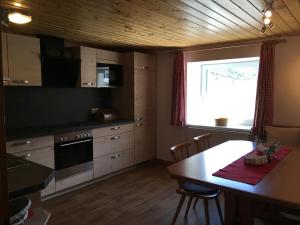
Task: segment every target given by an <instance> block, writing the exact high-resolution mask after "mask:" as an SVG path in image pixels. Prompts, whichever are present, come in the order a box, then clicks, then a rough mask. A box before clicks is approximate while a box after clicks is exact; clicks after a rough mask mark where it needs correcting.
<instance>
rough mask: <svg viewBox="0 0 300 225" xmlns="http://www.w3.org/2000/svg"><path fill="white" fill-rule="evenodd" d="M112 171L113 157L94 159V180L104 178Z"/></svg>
mask: <svg viewBox="0 0 300 225" xmlns="http://www.w3.org/2000/svg"><path fill="white" fill-rule="evenodd" d="M111 171H112V169H111V155H106V156H101V157H97V158H94V178H98V177H102V176H104V175H106V174H109V173H110V172H111Z"/></svg>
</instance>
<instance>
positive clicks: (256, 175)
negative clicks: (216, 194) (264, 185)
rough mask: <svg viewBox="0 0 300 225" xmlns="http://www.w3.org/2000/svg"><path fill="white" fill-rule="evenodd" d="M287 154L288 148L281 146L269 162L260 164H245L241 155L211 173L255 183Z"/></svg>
mask: <svg viewBox="0 0 300 225" xmlns="http://www.w3.org/2000/svg"><path fill="white" fill-rule="evenodd" d="M288 154H289V149H288V148H286V147H281V148H280V149H279V150H278V151H277V152H276V153H275V159H274V160H273V161H272V162H271V163H266V164H264V165H260V166H254V165H248V164H245V163H244V159H243V157H241V158H239V159H238V160H236V161H234V162H232V163H231V164H229V165H228V166H226V167H224V168H223V169H220V170H218V171H217V172H215V173H213V176H216V177H222V178H226V179H229V180H235V181H239V182H243V183H247V184H252V185H255V184H257V183H258V182H259V181H260V180H261V179H263V177H264V176H266V175H267V174H268V173H269V172H271V170H272V169H273V168H274V167H275V166H276V165H277V163H278V162H280V160H282V159H283V158H284V157H285V156H287V155H288Z"/></svg>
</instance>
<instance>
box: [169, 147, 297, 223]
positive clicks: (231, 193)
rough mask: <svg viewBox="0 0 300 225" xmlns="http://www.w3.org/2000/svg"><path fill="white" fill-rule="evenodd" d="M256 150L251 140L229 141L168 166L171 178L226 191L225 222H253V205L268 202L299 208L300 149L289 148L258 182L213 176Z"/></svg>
mask: <svg viewBox="0 0 300 225" xmlns="http://www.w3.org/2000/svg"><path fill="white" fill-rule="evenodd" d="M253 149H255V143H253V142H250V141H227V142H224V143H222V144H220V145H217V146H215V147H213V148H210V149H208V150H206V151H204V152H201V153H198V154H196V155H194V156H192V157H189V158H187V159H185V160H183V161H180V162H178V163H175V164H173V165H171V166H169V167H168V168H167V169H168V172H169V174H170V175H171V177H173V178H176V179H180V180H183V181H189V182H194V183H196V184H201V185H206V186H208V187H212V188H218V189H220V190H221V191H222V192H223V193H224V199H225V213H224V214H225V224H226V225H232V224H234V223H235V222H234V221H239V223H240V224H242V225H253V223H254V214H253V212H254V204H255V203H266V204H271V205H276V206H280V207H287V208H293V209H300V148H298V147H289V149H290V152H289V154H288V155H287V156H286V157H285V158H284V159H283V160H281V161H280V162H279V163H278V164H277V165H276V166H275V168H274V169H273V170H272V171H271V172H270V173H268V174H267V175H266V176H265V177H264V178H263V179H262V180H261V181H260V182H259V183H257V184H256V185H250V184H246V183H242V182H238V181H233V180H229V179H225V178H220V177H216V176H213V175H212V174H213V173H215V172H216V171H218V170H219V169H222V168H224V167H225V166H227V165H229V164H230V163H232V162H234V161H235V160H237V159H239V158H240V157H242V156H244V155H245V154H247V153H249V152H250V151H252V150H253Z"/></svg>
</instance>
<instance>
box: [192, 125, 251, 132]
mask: <svg viewBox="0 0 300 225" xmlns="http://www.w3.org/2000/svg"><path fill="white" fill-rule="evenodd" d="M187 127H188V128H196V129H205V130H212V131H227V132H246V133H249V132H250V130H251V127H250V126H240V127H230V126H226V127H225V126H209V125H193V124H187Z"/></svg>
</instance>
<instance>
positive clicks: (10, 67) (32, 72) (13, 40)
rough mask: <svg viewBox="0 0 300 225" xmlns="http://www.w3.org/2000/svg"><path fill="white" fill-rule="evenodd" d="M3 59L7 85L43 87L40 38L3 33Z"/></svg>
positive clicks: (4, 77)
mask: <svg viewBox="0 0 300 225" xmlns="http://www.w3.org/2000/svg"><path fill="white" fill-rule="evenodd" d="M2 59H3V75H4V76H3V80H4V84H5V85H13V86H41V85H42V76H41V59H40V40H39V39H38V38H35V37H28V36H23V35H17V34H10V33H2Z"/></svg>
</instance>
